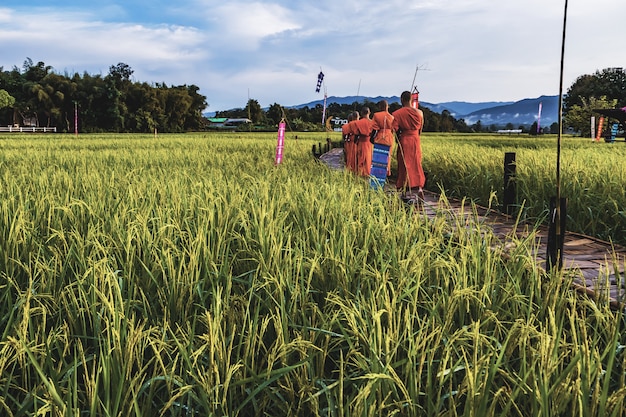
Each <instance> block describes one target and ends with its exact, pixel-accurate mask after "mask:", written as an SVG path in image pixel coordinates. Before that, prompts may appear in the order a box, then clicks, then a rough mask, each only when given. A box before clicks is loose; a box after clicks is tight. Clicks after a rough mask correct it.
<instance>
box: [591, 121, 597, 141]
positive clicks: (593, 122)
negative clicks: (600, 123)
mask: <svg viewBox="0 0 626 417" xmlns="http://www.w3.org/2000/svg"><path fill="white" fill-rule="evenodd" d="M595 138H596V117H595V116H591V141H592V142H593V141H594V139H595Z"/></svg>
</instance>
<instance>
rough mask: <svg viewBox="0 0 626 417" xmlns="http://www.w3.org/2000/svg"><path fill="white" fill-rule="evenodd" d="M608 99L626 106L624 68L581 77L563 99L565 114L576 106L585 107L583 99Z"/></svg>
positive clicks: (625, 76)
mask: <svg viewBox="0 0 626 417" xmlns="http://www.w3.org/2000/svg"><path fill="white" fill-rule="evenodd" d="M602 96H604V97H606V98H607V99H608V100H613V99H615V100H617V102H616V103H617V105H619V106H620V107H623V106H626V72H625V70H624V68H606V69H603V70H602V71H596V73H595V74H592V75H590V74H585V75H581V76H580V77H578V78H577V79H576V81H574V83H573V84H572V85H571V86H570V88H569V89H568V90H567V94H566V95H565V97H564V98H563V108H564V113H565V114H566V113H568V112H569V111H570V110H571V109H572V108H573V107H574V106H576V105H578V106H584V103H583V99H585V100H589V99H590V98H591V97H596V98H597V97H602Z"/></svg>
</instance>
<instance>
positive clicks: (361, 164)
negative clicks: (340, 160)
mask: <svg viewBox="0 0 626 417" xmlns="http://www.w3.org/2000/svg"><path fill="white" fill-rule="evenodd" d="M354 129H355V132H356V134H357V135H358V139H357V141H356V148H357V151H356V153H357V155H356V159H357V174H359V175H361V176H363V177H368V176H369V175H370V168H371V167H372V151H373V148H372V143H371V142H370V133H372V120H371V119H368V118H363V119H359V120H356V121H355V122H354Z"/></svg>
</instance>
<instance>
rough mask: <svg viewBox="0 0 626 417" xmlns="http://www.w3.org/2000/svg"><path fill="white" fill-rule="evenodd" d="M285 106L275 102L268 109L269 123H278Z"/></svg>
mask: <svg viewBox="0 0 626 417" xmlns="http://www.w3.org/2000/svg"><path fill="white" fill-rule="evenodd" d="M283 114H284V112H283V108H282V106H281V105H280V104H278V103H274V104H272V105H271V106H270V108H269V109H268V110H267V114H266V117H267V119H268V123H272V124H273V125H277V124H278V123H280V121H281V120H282V118H283Z"/></svg>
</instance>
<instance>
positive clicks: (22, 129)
mask: <svg viewBox="0 0 626 417" xmlns="http://www.w3.org/2000/svg"><path fill="white" fill-rule="evenodd" d="M56 131H57V128H56V127H30V126H19V127H16V126H0V132H27V133H28V132H30V133H35V132H43V133H47V132H52V133H56Z"/></svg>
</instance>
